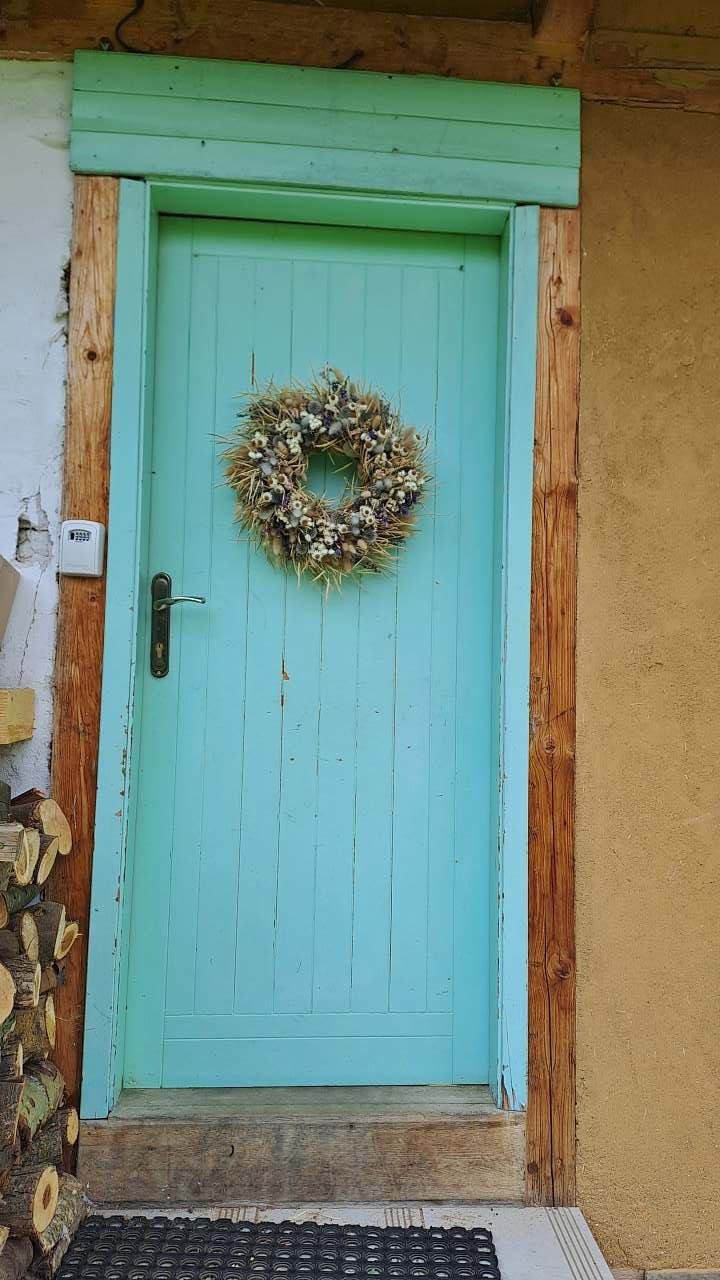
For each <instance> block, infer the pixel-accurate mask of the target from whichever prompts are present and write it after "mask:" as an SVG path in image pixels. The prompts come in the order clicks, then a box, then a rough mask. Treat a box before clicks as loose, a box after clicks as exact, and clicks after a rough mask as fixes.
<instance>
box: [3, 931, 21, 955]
mask: <svg viewBox="0 0 720 1280" xmlns="http://www.w3.org/2000/svg"><path fill="white" fill-rule="evenodd" d="M19 955H20V943H19V942H18V940H17V938H16V937H15V934H14V933H13V931H12V929H0V960H4V959H5V957H6V956H19Z"/></svg>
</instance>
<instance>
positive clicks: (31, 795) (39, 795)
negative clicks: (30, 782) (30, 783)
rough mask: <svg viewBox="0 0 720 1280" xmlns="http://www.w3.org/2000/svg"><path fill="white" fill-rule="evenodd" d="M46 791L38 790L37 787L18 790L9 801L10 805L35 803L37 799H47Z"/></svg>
mask: <svg viewBox="0 0 720 1280" xmlns="http://www.w3.org/2000/svg"><path fill="white" fill-rule="evenodd" d="M47 798H48V797H47V791H40V790H39V788H38V787H29V788H28V790H27V791H20V792H19V793H18V795H16V796H13V798H12V800H11V801H10V804H11V806H12V805H15V804H30V802H31V801H32V803H33V804H37V802H38V800H47Z"/></svg>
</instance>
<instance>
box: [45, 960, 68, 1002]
mask: <svg viewBox="0 0 720 1280" xmlns="http://www.w3.org/2000/svg"><path fill="white" fill-rule="evenodd" d="M64 982H65V969H64V968H63V966H62V965H61V964H58V962H57V960H52V961H51V962H50V964H46V965H45V968H44V969H43V971H42V977H41V979H40V995H44V994H45V992H46V991H54V990H55V989H56V987H61V986H62V985H63V983H64Z"/></svg>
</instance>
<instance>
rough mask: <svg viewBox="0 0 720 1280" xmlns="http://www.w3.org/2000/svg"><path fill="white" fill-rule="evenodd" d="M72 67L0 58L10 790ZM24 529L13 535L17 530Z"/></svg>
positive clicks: (44, 713)
mask: <svg viewBox="0 0 720 1280" xmlns="http://www.w3.org/2000/svg"><path fill="white" fill-rule="evenodd" d="M70 76H71V67H70V65H69V64H67V63H65V64H64V63H52V62H42V63H41V62H34V63H33V62H6V61H0V553H1V554H2V555H3V556H5V558H6V559H8V560H11V561H12V562H13V563H14V564H15V565H16V567H17V568H18V569H19V571H20V574H21V582H20V585H19V587H18V592H17V595H16V597H15V604H14V607H13V612H12V615H11V618H10V622H9V624H8V629H7V631H6V633H5V638H4V640H3V641H2V645H1V647H0V686H8V685H9V686H13V685H29V686H31V687H32V688H34V689H35V690H36V728H35V734H34V736H33V738H32V739H31V740H30V741H29V742H25V743H18V744H17V745H16V746H14V747H0V777H1V778H3V779H4V780H6V781H8V782H10V783H11V784H12V786H13V790H20V789H23V788H24V787H29V786H39V787H43V786H45V784H46V782H47V777H48V766H49V749H50V738H51V725H52V677H53V653H54V644H55V617H56V609H57V531H58V520H59V504H60V485H61V471H62V443H63V427H64V417H65V371H66V346H67V344H66V322H67V298H66V294H65V289H64V282H63V271H64V268H65V265H66V263H67V260H68V256H69V248H70V221H71V202H72V182H71V175H70V170H69V167H68V146H69V112H70ZM21 519H22V522H23V530H22V532H21V534H20V538H18V534H19V522H20V520H21Z"/></svg>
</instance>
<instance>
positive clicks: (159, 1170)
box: [79, 1111, 525, 1205]
mask: <svg viewBox="0 0 720 1280" xmlns="http://www.w3.org/2000/svg"><path fill="white" fill-rule="evenodd" d="M524 1157H525V1123H524V1116H523V1115H522V1114H521V1113H519V1112H503V1111H496V1112H494V1113H493V1114H492V1115H484V1116H482V1117H481V1118H478V1117H470V1118H465V1119H463V1118H461V1117H454V1118H450V1119H449V1118H448V1117H441V1118H436V1117H426V1118H424V1119H412V1120H407V1119H403V1120H398V1119H397V1118H395V1119H391V1120H384V1119H377V1118H372V1117H371V1118H369V1119H368V1118H367V1117H366V1116H364V1115H362V1113H356V1114H355V1115H354V1116H353V1115H351V1114H350V1113H348V1114H347V1115H346V1116H345V1117H344V1118H336V1119H326V1118H322V1117H313V1118H311V1119H309V1120H308V1119H307V1118H302V1119H298V1118H288V1119H283V1118H281V1117H276V1118H274V1119H272V1120H269V1119H267V1118H262V1117H260V1118H258V1117H256V1118H252V1117H250V1118H246V1117H243V1116H242V1115H239V1116H236V1117H230V1118H228V1117H226V1118H223V1119H220V1120H211V1119H208V1118H202V1119H195V1120H174V1121H170V1122H168V1120H167V1118H157V1119H155V1120H150V1119H148V1118H147V1117H146V1118H143V1119H136V1120H119V1119H114V1120H109V1121H108V1120H105V1121H85V1122H84V1123H83V1124H82V1126H81V1135H80V1158H79V1176H80V1177H81V1178H82V1180H83V1181H84V1182H86V1183H87V1184H88V1186H89V1189H90V1194H91V1195H92V1196H93V1197H94V1198H95V1199H96V1200H97V1201H98V1202H99V1203H102V1204H127V1205H142V1204H176V1205H183V1204H190V1205H194V1204H232V1203H236V1202H237V1201H240V1200H248V1199H252V1200H255V1201H258V1202H271V1201H274V1202H278V1203H287V1202H290V1201H297V1200H310V1199H313V1200H339V1201H348V1200H355V1201H357V1200H387V1199H402V1200H460V1201H467V1200H493V1201H499V1202H511V1203H518V1202H520V1201H521V1200H522V1197H523V1191H524V1166H525V1160H524Z"/></svg>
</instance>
